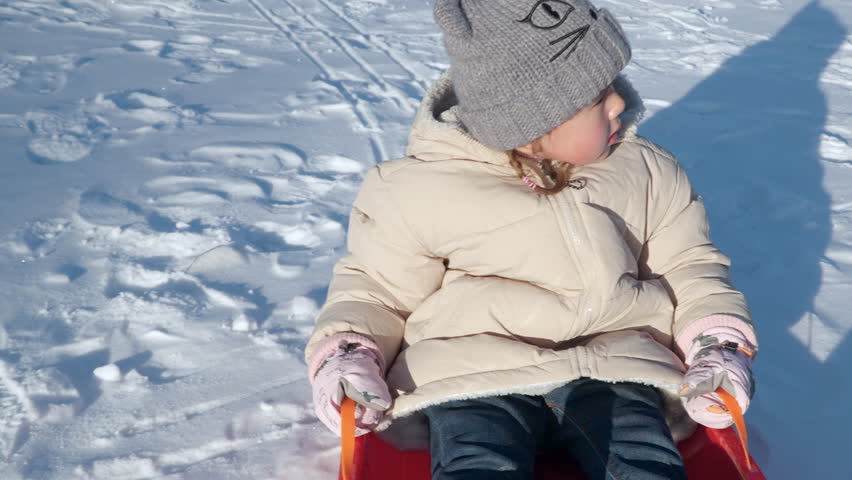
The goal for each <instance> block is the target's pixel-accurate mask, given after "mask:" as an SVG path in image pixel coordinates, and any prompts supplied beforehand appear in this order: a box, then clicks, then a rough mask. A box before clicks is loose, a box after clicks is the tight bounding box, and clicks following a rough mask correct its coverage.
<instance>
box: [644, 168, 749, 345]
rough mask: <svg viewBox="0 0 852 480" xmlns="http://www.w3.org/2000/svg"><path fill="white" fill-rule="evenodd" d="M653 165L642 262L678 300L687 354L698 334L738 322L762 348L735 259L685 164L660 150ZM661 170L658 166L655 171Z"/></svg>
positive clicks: (679, 340) (677, 324) (680, 336)
mask: <svg viewBox="0 0 852 480" xmlns="http://www.w3.org/2000/svg"><path fill="white" fill-rule="evenodd" d="M658 155H659V158H658V159H657V160H658V161H657V162H656V163H655V164H652V165H651V168H652V175H653V177H654V179H653V182H652V183H653V186H652V188H651V189H650V192H649V193H650V195H651V199H650V206H649V210H650V212H649V215H648V225H649V231H650V234H649V236H648V240H647V241H646V243H645V245H644V248H643V251H642V255H641V258H640V265H642V268H643V270H644V269H647V270H645V271H643V276H644V277H645V278H657V279H659V280H660V281H661V282H662V283H663V285H664V286H665V287H666V289H667V290H668V291H669V295H670V296H671V298H672V300H673V301H674V302H675V315H674V325H673V334H674V338H675V342H676V345H675V346H676V350H677V353H678V354H679V355H681V358H684V354H685V352H686V350H687V348H688V347H689V345H690V344H691V343H692V341H693V339H695V338H696V337H697V336H699V335H701V334H702V333H703V332H704V331H706V330H708V329H711V328H715V327H729V328H734V329H737V330H739V331H741V333H742V334H743V336H744V337H745V338H746V339H747V340H748V341H749V342H750V343H751V347H752V348H753V349H756V347H757V338H756V336H755V333H754V328H753V326H752V323H751V317H750V314H749V311H748V305H747V304H746V301H745V298H744V297H743V295H742V293H740V292H739V291H737V290H736V289H735V288H734V287H733V286H732V285H731V281H730V277H729V271H728V270H729V266H730V260H729V259H728V257H727V256H725V255H724V254H723V253H722V252H720V251H719V249H717V248H716V246H715V245H713V243H712V241H711V240H710V228H709V224H708V221H707V214H706V211H705V209H704V204H703V202H702V201H701V198H700V197H699V196H698V195H697V194H696V193H695V192H694V191H693V190H692V186H691V185H690V183H689V179H688V178H687V176H686V172H684V170H683V168H682V167H681V166H680V165H679V164H678V163H677V161H676V160H674V159H673V158H671V157H668V156H667V155H665V154H662V153H658ZM654 170H656V171H654Z"/></svg>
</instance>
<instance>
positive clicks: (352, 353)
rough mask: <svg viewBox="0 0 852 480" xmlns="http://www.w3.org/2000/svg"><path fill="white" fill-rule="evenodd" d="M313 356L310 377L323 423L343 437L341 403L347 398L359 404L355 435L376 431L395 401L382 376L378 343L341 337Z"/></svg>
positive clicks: (315, 405)
mask: <svg viewBox="0 0 852 480" xmlns="http://www.w3.org/2000/svg"><path fill="white" fill-rule="evenodd" d="M329 350H331V351H329ZM313 356H314V358H316V360H315V361H312V362H311V368H310V371H309V375H310V378H312V380H311V385H312V387H313V398H314V410H315V411H316V414H317V417H319V419H320V421H322V423H323V424H325V426H326V427H328V428H329V429H330V430H331V431H332V432H334V433H336V434H337V435H340V403H341V402H342V401H343V396H344V395H346V396H347V397H349V398H351V399H352V400H355V403H357V404H358V405H357V407H356V409H355V424H356V426H357V429H356V434H357V435H363V434H365V433H367V432H369V431H370V430H372V429H374V428H375V427H376V425H378V424H379V421H380V420H381V419H382V412H384V411H385V410H387V409H388V408H390V406H391V401H392V400H391V396H390V392H389V391H388V387H387V384H386V383H385V381H384V378H383V377H382V370H383V361H382V355H381V353H379V351H378V349H377V348H376V346H375V344H373V343H372V342H371V341H369V340H367V339H366V338H364V337H360V336H358V335H354V334H339V335H334V336H331V337H329V338H327V339H325V340H324V341H323V342H322V343H320V344H319V345H318V347H317V350H316V351H315V353H314V354H313Z"/></svg>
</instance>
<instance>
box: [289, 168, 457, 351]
mask: <svg viewBox="0 0 852 480" xmlns="http://www.w3.org/2000/svg"><path fill="white" fill-rule="evenodd" d="M392 193H393V192H391V190H390V189H389V185H388V183H387V182H386V181H385V179H384V178H382V172H381V168H380V167H374V168H373V169H371V170H370V171H369V172H368V173H367V176H366V178H365V179H364V183H363V184H362V186H361V190H360V192H359V193H358V196H357V198H356V199H355V203H354V205H353V207H352V211H351V215H350V217H349V231H348V238H347V247H348V254H347V255H346V256H344V257H343V258H341V259H340V261H338V263H337V264H336V265H335V267H334V272H333V277H332V280H331V283H330V285H329V290H328V298H327V300H326V303H325V305H324V306H323V308H322V309H321V310H320V312H319V315H318V316H317V319H316V327H315V329H314V332H313V335H312V336H311V339H310V340H309V342H308V346H307V348H306V350H305V358H306V360H307V362H308V364H309V365H310V364H311V356H312V352H313V350H314V348H315V347H316V345H317V344H318V343H319V342H321V341H322V340H323V339H324V338H327V337H329V336H331V335H334V334H338V333H343V332H352V333H356V334H359V335H363V336H365V337H367V338H369V339H371V340H372V341H373V342H375V344H376V346H377V347H378V349H379V351H380V352H381V354H382V355H383V356H384V358H385V359H386V360H387V364H388V365H389V364H391V363H392V362H393V359H394V358H395V357H396V354H397V353H398V352H399V349H400V344H401V342H402V336H403V330H404V324H405V320H406V319H407V318H408V316H409V314H410V313H411V312H412V311H414V309H415V308H417V306H418V305H420V304H421V303H422V302H423V300H425V299H426V297H428V296H429V295H431V294H432V293H433V292H435V291H436V290H437V289H438V288H439V287H440V286H441V282H442V280H443V277H444V272H445V271H446V268H445V266H444V262H443V259H442V258H438V257H435V256H432V255H430V253H429V251H428V250H427V249H426V248H425V247H424V246H423V245H422V244H421V242H420V241H419V240H418V237H417V236H416V235H415V234H414V233H413V232H412V230H411V228H410V224H409V222H408V221H407V219H406V218H405V216H404V214H403V213H402V212H401V210H400V208H401V205H400V203H399V202H398V201H397V199H396V198H395V197H394V196H393V194H392Z"/></svg>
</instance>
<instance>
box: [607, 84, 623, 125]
mask: <svg viewBox="0 0 852 480" xmlns="http://www.w3.org/2000/svg"><path fill="white" fill-rule="evenodd" d="M606 103H607V116H608V117H609V119H610V120H614V119H615V118H616V117H617V116H619V115H621V112H623V111H624V107H625V103H624V99H623V98H621V95H619V94H618V93H616V91H615V90H612V91H611V92H610V93H609V95H608V96H607V99H606Z"/></svg>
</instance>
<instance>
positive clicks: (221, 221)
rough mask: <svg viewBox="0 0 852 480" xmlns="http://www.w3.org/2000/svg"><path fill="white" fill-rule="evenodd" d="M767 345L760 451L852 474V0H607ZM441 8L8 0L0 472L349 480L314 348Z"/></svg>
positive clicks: (652, 123)
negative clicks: (318, 323) (358, 201)
mask: <svg viewBox="0 0 852 480" xmlns="http://www.w3.org/2000/svg"><path fill="white" fill-rule="evenodd" d="M597 3H598V4H599V5H600V6H604V7H607V8H609V9H610V10H612V11H613V12H614V13H615V14H616V16H617V17H618V18H619V19H621V21H622V24H623V25H624V28H625V30H626V31H627V34H628V35H629V36H630V37H631V39H632V41H633V47H634V58H633V61H632V63H631V64H630V66H629V67H628V68H627V71H626V73H627V75H628V76H629V77H630V79H631V80H632V81H633V83H634V86H635V87H636V88H637V90H638V91H639V92H640V93H641V94H642V95H643V97H644V98H645V99H646V106H647V108H648V110H649V112H648V115H647V116H646V119H645V120H644V122H643V124H642V126H641V128H640V132H641V133H643V134H645V135H647V136H649V137H651V138H653V139H654V140H656V141H658V142H659V143H661V144H662V145H664V146H666V147H667V148H669V149H670V150H672V151H673V152H674V153H675V154H677V155H678V156H679V158H680V160H681V161H682V163H683V164H684V165H685V166H686V167H687V169H688V170H689V172H690V175H691V177H692V179H693V183H694V184H695V187H696V189H697V190H698V191H699V192H700V193H701V194H702V196H703V197H704V199H705V202H706V204H707V206H708V211H709V213H710V216H711V222H712V226H713V234H714V238H715V240H716V242H717V243H718V244H719V245H720V246H721V247H722V248H723V249H724V250H725V251H726V252H727V253H728V254H729V255H730V256H731V257H732V260H733V264H734V267H733V275H734V279H735V281H736V284H737V286H738V287H739V288H741V289H742V290H743V291H744V292H745V293H746V295H747V296H748V298H749V300H750V303H751V307H752V310H753V314H754V317H755V321H756V323H757V327H758V330H759V334H760V339H761V352H760V355H759V358H758V361H757V363H756V364H755V373H756V376H757V381H758V394H757V396H756V397H755V400H754V403H753V405H752V408H751V409H750V411H749V413H748V415H747V420H748V422H749V427H750V430H749V433H750V436H751V449H752V452H753V454H754V456H755V457H756V458H757V461H758V463H759V464H760V465H761V467H762V468H763V469H764V471H765V472H766V474H767V478H772V479H774V480H783V479H791V480H793V479H796V480H797V479H801V478H832V479H834V478H852V466H850V464H849V462H848V460H847V459H846V458H845V454H846V447H847V444H848V442H847V439H848V437H849V434H848V432H849V430H850V428H852V415H850V414H849V410H848V405H849V403H850V401H852V385H851V384H850V382H852V380H850V376H849V374H848V367H847V366H848V365H849V364H850V362H852V336H850V333H851V332H852V316H850V315H849V314H848V312H849V310H850V308H849V307H850V298H852V193H850V192H852V188H850V187H852V169H850V167H851V166H852V95H850V93H852V36H850V27H851V26H852V5H850V3H849V1H848V0H820V1H813V2H808V1H805V0H740V1H737V2H734V1H727V0H667V1H666V2H659V1H656V0H655V1H650V0H631V1H624V0H598V2H597ZM431 18H432V16H431V9H430V2H429V1H427V0H400V1H395V2H389V1H385V0H349V1H347V2H334V1H331V0H248V1H234V0H218V1H210V0H207V1H199V0H171V1H169V2H163V1H159V0H124V1H121V2H116V1H102V0H67V1H62V2H59V1H35V0H15V1H10V2H4V3H2V4H0V25H2V28H0V45H2V47H0V99H2V101H0V147H2V150H0V151H2V155H3V161H2V162H0V219H2V221H0V478H4V479H10V480H14V479H75V478H79V479H119V478H121V479H148V478H174V479H177V478H181V479H201V478H204V479H237V478H239V479H246V478H253V479H279V478H300V477H301V478H311V479H314V478H316V479H319V478H328V479H331V478H335V471H336V467H337V455H338V450H337V442H336V438H335V437H334V436H333V435H332V434H330V433H328V432H326V431H325V429H324V427H323V426H322V425H321V424H320V423H319V422H318V421H317V420H316V418H315V417H314V415H313V413H312V408H311V403H310V391H309V387H308V383H307V379H306V378H305V365H304V363H303V360H302V352H303V347H304V343H305V341H306V339H307V337H308V335H309V334H310V332H311V328H312V320H313V316H314V315H315V314H316V312H317V311H318V309H319V307H320V305H321V304H322V302H323V300H324V298H325V294H326V293H325V292H326V286H327V284H328V281H329V278H330V275H331V267H332V266H333V264H334V262H335V260H336V259H337V258H339V256H340V255H341V254H342V253H343V251H344V241H345V226H346V224H347V221H348V218H347V217H348V214H349V205H350V204H351V202H352V200H353V198H354V195H355V194H356V192H357V189H358V186H359V184H360V181H361V179H362V176H363V173H364V172H365V171H366V169H367V168H369V167H370V166H371V165H373V164H375V163H376V162H379V161H381V160H384V159H388V158H391V157H394V156H397V155H400V154H401V153H402V152H403V151H404V147H405V143H406V139H407V129H408V128H409V126H410V123H411V120H412V118H413V115H414V112H415V111H416V108H417V105H418V103H419V99H420V98H421V97H422V95H423V93H424V92H425V90H426V89H427V88H428V85H429V84H430V83H431V81H433V80H434V79H435V78H436V77H437V76H438V74H439V73H440V72H441V71H442V70H443V69H444V68H446V66H447V59H446V57H445V56H444V53H443V49H442V45H441V39H440V36H439V35H438V31H437V28H436V27H435V26H434V25H433V24H432V20H431Z"/></svg>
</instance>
